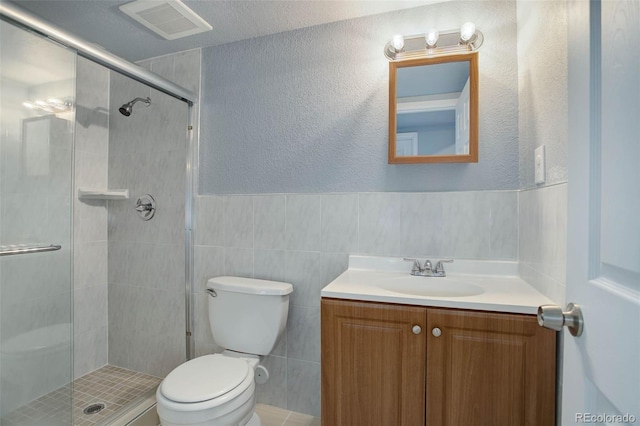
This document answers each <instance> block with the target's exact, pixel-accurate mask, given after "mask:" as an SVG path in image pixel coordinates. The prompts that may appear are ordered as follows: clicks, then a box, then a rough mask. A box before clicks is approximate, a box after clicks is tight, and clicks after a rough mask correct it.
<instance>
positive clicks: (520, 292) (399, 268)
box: [321, 256, 554, 315]
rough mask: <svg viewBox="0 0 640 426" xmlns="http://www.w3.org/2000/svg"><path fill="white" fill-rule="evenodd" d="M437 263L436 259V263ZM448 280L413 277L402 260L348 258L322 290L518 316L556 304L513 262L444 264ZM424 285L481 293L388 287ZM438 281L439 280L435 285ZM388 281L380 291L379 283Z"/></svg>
mask: <svg viewBox="0 0 640 426" xmlns="http://www.w3.org/2000/svg"><path fill="white" fill-rule="evenodd" d="M434 265H435V261H434ZM445 269H446V270H447V277H444V278H434V277H412V276H411V275H410V271H411V263H407V262H404V261H403V260H402V258H382V257H373V256H350V257H349V269H347V270H346V271H345V272H343V273H342V274H341V275H340V276H339V277H338V278H336V279H335V280H333V281H332V282H331V283H329V284H328V285H327V286H326V287H324V288H323V289H322V292H321V296H322V297H328V298H336V299H349V300H360V301H371V302H386V303H396V304H403V305H416V306H433V307H445V308H458V309H472V310H481V311H493V312H508V313H518V314H533V315H535V314H536V313H537V309H538V306H540V305H549V304H554V303H553V301H551V300H550V299H549V298H547V297H546V296H544V295H543V294H542V293H540V292H539V291H537V290H536V289H534V288H533V287H532V286H531V285H529V284H527V283H526V282H525V281H523V280H522V279H520V278H519V277H518V276H517V262H502V261H498V262H495V261H465V260H456V261H455V262H454V263H451V264H446V265H445ZM404 277H408V278H407V280H410V281H411V282H415V283H420V284H421V283H423V282H424V285H425V286H428V285H430V283H433V282H436V283H437V284H438V285H443V283H446V280H447V279H449V280H458V281H464V282H466V283H472V284H473V285H475V286H478V287H480V288H481V289H482V291H483V292H482V293H481V294H475V295H470V296H441V297H437V296H433V295H429V296H422V295H417V294H407V293H401V292H397V291H392V290H390V289H389V288H393V287H392V286H390V285H389V284H388V283H389V282H390V281H391V282H393V281H392V280H397V279H398V278H402V279H404ZM435 280H438V281H435ZM442 280H444V281H442ZM382 282H384V283H386V284H385V285H384V287H386V288H382V287H381V286H379V283H382Z"/></svg>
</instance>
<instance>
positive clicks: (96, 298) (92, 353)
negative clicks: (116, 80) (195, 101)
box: [72, 57, 109, 378]
mask: <svg viewBox="0 0 640 426" xmlns="http://www.w3.org/2000/svg"><path fill="white" fill-rule="evenodd" d="M75 129H76V134H75V138H76V139H75V148H74V149H75V183H74V191H73V198H72V199H73V200H74V201H73V209H74V225H73V229H74V233H73V238H74V247H75V251H74V256H75V258H74V262H73V268H74V280H73V284H74V299H73V301H74V315H73V342H74V346H73V364H74V366H73V374H74V377H76V378H77V377H80V376H83V375H84V374H86V373H88V372H90V371H93V370H95V369H97V368H99V367H102V366H103V365H105V364H106V363H107V352H108V351H107V333H108V330H107V202H106V201H102V200H83V201H80V200H79V199H78V197H77V193H78V188H92V189H99V188H106V187H107V163H108V160H109V71H108V70H107V69H106V68H104V67H103V66H100V65H98V64H96V63H94V62H91V61H89V60H87V59H84V58H81V57H78V59H77V65H76V126H75Z"/></svg>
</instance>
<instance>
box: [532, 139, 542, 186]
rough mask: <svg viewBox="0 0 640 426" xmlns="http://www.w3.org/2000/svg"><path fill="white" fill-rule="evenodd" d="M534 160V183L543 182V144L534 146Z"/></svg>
mask: <svg viewBox="0 0 640 426" xmlns="http://www.w3.org/2000/svg"><path fill="white" fill-rule="evenodd" d="M533 157H534V158H533V161H534V162H535V166H534V170H535V179H536V183H544V181H545V164H544V145H540V146H539V147H537V148H536V150H535V151H534V155H533Z"/></svg>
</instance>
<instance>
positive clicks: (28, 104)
mask: <svg viewBox="0 0 640 426" xmlns="http://www.w3.org/2000/svg"><path fill="white" fill-rule="evenodd" d="M22 106H24V107H25V108H27V109H33V110H36V111H44V112H49V113H56V114H57V113H62V112H69V111H71V110H73V100H71V99H59V98H49V99H47V100H46V101H43V100H41V99H38V100H33V101H31V100H30V101H25V102H23V103H22Z"/></svg>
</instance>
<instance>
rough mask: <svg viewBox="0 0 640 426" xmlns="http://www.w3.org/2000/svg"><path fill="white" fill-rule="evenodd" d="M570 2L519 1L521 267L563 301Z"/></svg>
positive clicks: (540, 287)
mask: <svg viewBox="0 0 640 426" xmlns="http://www.w3.org/2000/svg"><path fill="white" fill-rule="evenodd" d="M566 7H567V6H566V4H565V2H563V1H554V2H531V1H523V0H518V2H517V17H518V91H519V94H518V97H519V105H520V122H519V135H520V137H519V139H520V188H522V189H524V191H522V192H521V193H520V196H519V209H518V211H519V218H518V222H519V271H520V276H521V277H522V278H523V279H524V280H525V281H527V282H528V283H529V284H531V285H532V286H534V287H535V288H537V289H538V290H539V291H541V292H542V293H543V294H545V295H546V296H547V297H549V298H550V299H552V300H554V301H555V302H556V303H558V304H560V305H561V306H564V299H565V291H566V257H567V254H566V251H567V229H566V228H567V226H566V225H567V178H568V173H567V134H568V118H567V76H568V75H567V40H568V39H567V31H568V28H567V10H566ZM541 22H544V31H540V23H541ZM540 145H545V150H546V158H545V160H546V163H547V175H546V183H545V184H544V185H536V184H535V181H534V153H533V151H534V149H535V148H536V147H538V146H540ZM536 188H537V189H536Z"/></svg>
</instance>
